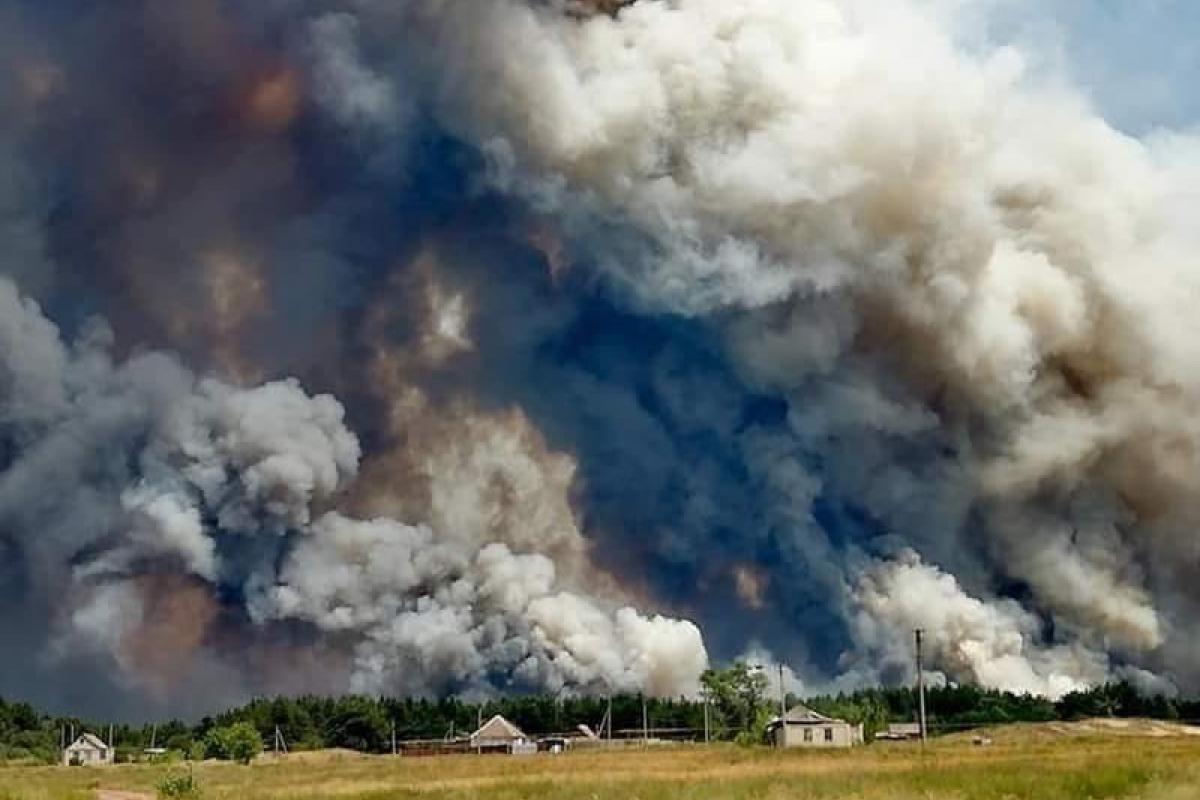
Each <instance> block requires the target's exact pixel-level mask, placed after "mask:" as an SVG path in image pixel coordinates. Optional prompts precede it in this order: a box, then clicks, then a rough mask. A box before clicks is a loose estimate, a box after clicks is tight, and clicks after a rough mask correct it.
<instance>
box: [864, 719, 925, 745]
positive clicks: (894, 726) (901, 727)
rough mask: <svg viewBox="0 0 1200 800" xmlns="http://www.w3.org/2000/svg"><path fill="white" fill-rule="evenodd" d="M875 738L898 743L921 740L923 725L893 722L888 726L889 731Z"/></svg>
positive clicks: (876, 735)
mask: <svg viewBox="0 0 1200 800" xmlns="http://www.w3.org/2000/svg"><path fill="white" fill-rule="evenodd" d="M875 738H876V739H884V740H889V741H897V742H902V741H905V740H908V739H920V738H921V724H920V723H919V722H893V723H891V724H889V725H888V726H887V730H883V731H880V732H879V733H877V734H875Z"/></svg>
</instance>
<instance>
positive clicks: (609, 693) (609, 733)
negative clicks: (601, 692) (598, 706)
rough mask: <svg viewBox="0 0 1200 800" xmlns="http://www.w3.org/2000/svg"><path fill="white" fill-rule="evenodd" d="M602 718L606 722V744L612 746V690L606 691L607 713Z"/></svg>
mask: <svg viewBox="0 0 1200 800" xmlns="http://www.w3.org/2000/svg"><path fill="white" fill-rule="evenodd" d="M604 718H605V719H607V720H608V743H609V745H612V722H613V720H612V689H609V690H608V712H607V713H606V714H605V715H604Z"/></svg>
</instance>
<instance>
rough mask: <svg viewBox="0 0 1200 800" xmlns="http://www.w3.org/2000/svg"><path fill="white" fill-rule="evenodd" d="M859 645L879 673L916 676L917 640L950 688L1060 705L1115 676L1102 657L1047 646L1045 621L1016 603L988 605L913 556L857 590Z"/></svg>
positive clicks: (869, 574) (881, 568) (886, 566)
mask: <svg viewBox="0 0 1200 800" xmlns="http://www.w3.org/2000/svg"><path fill="white" fill-rule="evenodd" d="M854 599H855V602H856V604H857V606H858V609H859V610H858V614H857V617H856V619H855V621H854V635H855V639H856V644H857V645H858V647H860V648H862V650H863V653H862V656H863V658H864V662H865V663H866V664H868V665H871V666H872V667H874V668H887V667H889V666H890V667H898V668H901V669H904V670H905V672H907V673H908V674H911V673H912V669H911V665H912V646H913V645H912V632H913V630H914V629H915V628H922V629H923V630H924V631H925V641H926V642H927V643H928V647H929V650H928V655H929V659H930V660H929V662H928V663H930V664H932V665H935V668H936V669H938V670H941V671H944V673H945V674H946V676H947V677H949V678H950V679H951V680H955V681H959V682H970V683H977V684H982V685H984V686H992V687H995V688H998V689H1003V690H1006V691H1011V692H1032V693H1035V694H1041V695H1045V696H1047V697H1050V698H1054V699H1057V698H1058V697H1060V696H1062V695H1063V694H1066V693H1067V692H1070V691H1074V690H1076V689H1082V688H1086V687H1087V686H1089V685H1092V684H1095V683H1099V682H1102V681H1103V680H1105V679H1106V678H1108V677H1110V676H1111V673H1110V669H1109V664H1108V659H1107V657H1106V656H1105V655H1104V654H1103V653H1102V652H1097V651H1094V650H1089V649H1087V648H1085V647H1084V646H1082V645H1080V644H1078V643H1075V644H1072V645H1063V644H1053V643H1046V642H1043V641H1042V637H1041V635H1040V634H1039V630H1038V627H1039V623H1038V619H1037V618H1036V617H1035V616H1034V615H1032V614H1030V613H1029V612H1027V611H1025V610H1024V609H1022V608H1021V606H1020V605H1019V604H1018V603H1016V602H1015V601H1012V600H992V601H984V600H980V599H979V598H976V597H972V596H970V595H968V594H967V593H966V592H964V591H963V589H962V587H961V586H959V584H958V581H956V580H955V579H954V576H953V575H949V574H947V573H944V572H942V571H940V570H939V569H937V568H936V567H933V566H931V565H929V564H924V563H922V562H921V560H920V558H919V557H918V556H917V554H916V553H914V552H912V551H908V552H906V553H903V554H901V555H900V556H899V557H898V558H897V559H895V560H893V561H887V562H879V563H876V564H874V565H873V566H871V567H870V568H869V569H867V570H866V571H865V572H864V574H863V575H862V577H861V579H860V580H859V583H858V585H857V586H856V587H855V590H854Z"/></svg>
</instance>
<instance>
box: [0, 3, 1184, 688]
mask: <svg viewBox="0 0 1200 800" xmlns="http://www.w3.org/2000/svg"><path fill="white" fill-rule="evenodd" d="M51 5H53V4H51ZM327 5H328V4H325V3H323V2H319V1H318V2H312V3H307V2H306V3H289V4H271V5H268V6H263V7H260V8H256V9H255V10H243V11H235V10H231V9H226V8H220V7H218V6H217V5H216V4H211V3H208V2H205V0H167V2H158V3H153V4H150V3H147V4H145V5H144V6H137V5H136V4H135V5H133V6H129V7H128V8H123V9H122V10H119V11H118V10H108V11H105V12H103V13H101V12H96V13H97V16H96V18H88V19H84V20H80V21H76V20H75V19H74V18H71V19H67V18H65V17H64V15H62V14H61V13H59V14H56V13H54V12H53V11H52V10H46V11H40V12H34V11H29V12H26V13H23V14H17V13H15V12H14V13H13V15H12V16H13V18H12V20H10V22H11V25H8V26H5V27H6V29H7V30H10V31H16V32H17V33H15V34H10V33H5V34H0V36H8V37H13V38H14V41H19V42H20V46H16V45H14V46H13V47H10V48H6V51H7V52H8V53H10V54H11V55H6V56H5V57H6V58H9V59H10V60H11V61H12V62H13V65H12V66H13V69H11V70H7V72H6V77H5V78H3V79H2V80H3V81H4V83H3V85H0V103H3V105H4V106H5V107H6V108H10V109H11V110H12V112H13V113H11V114H9V115H7V117H6V119H5V121H4V122H0V158H2V159H3V160H4V163H5V164H8V163H9V162H11V163H12V164H13V165H14V166H13V169H11V170H8V171H5V172H4V173H3V174H4V175H5V176H6V177H5V178H4V179H3V180H4V181H5V182H4V183H0V236H3V237H4V239H5V243H6V246H7V253H8V256H7V260H8V262H11V263H7V262H6V264H5V266H4V267H3V269H4V270H5V271H6V272H7V273H8V274H11V275H13V276H15V278H16V280H17V281H18V282H19V283H20V286H21V287H22V290H24V291H25V292H29V293H33V294H35V295H36V296H37V297H38V298H39V299H40V300H42V301H43V305H44V307H45V308H46V309H47V310H48V311H47V313H48V314H49V316H50V317H52V318H53V319H55V320H56V321H58V322H59V323H60V324H61V325H63V326H64V327H65V328H67V329H69V330H70V331H72V334H71V335H70V336H69V337H68V338H69V339H70V340H71V341H72V342H73V344H71V345H69V346H67V345H64V344H63V343H62V341H61V339H60V337H59V335H58V333H57V331H56V330H55V329H54V327H53V326H52V325H51V324H50V323H49V322H48V321H47V319H46V316H45V315H43V313H42V312H40V311H39V310H38V309H37V308H36V307H35V306H33V305H31V304H30V302H29V301H26V300H22V299H21V297H20V295H19V294H18V292H17V290H15V289H13V288H12V287H11V286H10V285H8V284H4V286H5V287H6V288H3V292H4V294H3V298H4V304H5V308H4V309H3V313H2V315H0V331H3V332H4V333H3V337H4V338H3V351H2V355H0V358H3V362H2V363H3V365H4V374H3V383H0V389H2V390H3V395H2V398H0V436H3V439H2V440H0V441H2V442H3V450H2V451H0V452H2V453H3V457H4V459H5V462H4V463H5V467H6V469H5V472H4V475H3V477H2V478H0V556H3V562H0V563H3V564H5V566H3V567H0V597H7V598H9V600H10V602H9V603H8V604H7V605H8V607H10V608H13V609H16V610H17V611H16V612H15V613H17V614H20V615H23V616H26V617H28V616H30V615H31V614H33V613H35V612H36V615H37V618H38V619H39V620H40V625H41V627H42V629H44V630H45V631H46V634H45V635H42V634H40V633H35V634H28V633H17V632H16V631H17V629H18V627H17V626H15V625H14V624H13V623H12V622H11V621H9V620H8V619H6V618H0V635H5V636H7V637H8V638H10V639H12V640H13V641H19V642H21V643H22V644H24V645H27V646H25V647H23V648H22V652H26V653H30V654H35V655H28V656H26V658H29V659H32V658H39V659H50V660H51V661H50V662H46V663H62V664H68V663H71V659H80V658H82V659H85V660H86V659H89V658H111V659H115V663H116V664H117V665H118V666H119V673H120V675H121V676H123V677H122V680H123V681H125V683H126V684H127V685H134V686H150V687H151V689H152V690H153V691H157V692H159V693H160V694H161V695H162V696H164V697H166V698H168V700H167V702H168V704H169V703H170V697H171V687H170V686H169V685H159V684H163V681H164V679H163V678H162V677H161V676H163V675H179V674H191V675H193V676H194V683H196V684H200V685H204V686H210V687H213V689H212V691H211V693H210V694H209V698H210V699H220V698H222V697H224V696H226V695H228V696H232V695H237V694H244V693H246V692H251V691H258V690H261V689H262V685H259V684H254V683H250V684H247V683H246V682H245V679H244V678H243V680H241V681H240V682H234V683H233V684H231V683H230V681H229V678H228V676H229V675H231V674H236V675H240V676H245V675H247V674H253V675H260V674H261V675H263V676H265V677H264V678H263V681H264V683H265V685H267V686H270V687H274V688H280V686H281V684H280V683H279V682H280V681H284V680H285V678H284V677H283V676H280V675H279V672H278V671H277V670H275V669H273V668H272V667H271V666H270V665H271V664H274V663H276V661H277V660H278V659H277V656H278V655H279V654H280V653H286V654H287V656H288V658H289V659H290V660H291V663H294V664H297V665H298V666H297V668H296V669H294V670H292V671H291V672H292V673H294V674H293V676H292V678H291V679H292V680H293V684H290V685H292V686H293V687H294V688H316V689H328V688H333V689H343V688H353V689H360V690H365V691H389V690H395V691H424V692H443V691H457V690H477V691H488V690H489V688H488V687H497V686H500V687H510V686H511V687H540V688H558V687H560V686H569V687H573V688H577V689H580V690H583V691H588V690H600V689H602V688H604V687H606V686H615V687H621V688H642V687H645V688H649V689H651V690H653V691H656V692H673V691H686V690H687V689H688V688H690V687H691V686H693V685H694V682H695V679H696V676H697V674H698V672H699V671H700V670H701V669H702V668H703V666H704V665H705V663H706V651H705V645H707V648H708V650H709V651H711V652H712V653H713V655H714V656H716V657H717V658H719V659H720V658H728V657H734V656H736V655H738V654H741V653H744V652H746V651H747V648H750V647H759V648H760V649H762V650H764V651H769V652H770V653H772V654H773V655H774V657H775V658H778V659H781V660H783V661H785V662H786V663H787V664H788V665H789V666H790V667H791V668H792V669H794V671H795V674H796V675H797V676H798V680H799V681H801V682H802V683H803V685H804V686H808V687H821V686H837V687H847V686H850V685H853V684H855V683H864V682H873V681H878V680H883V681H886V682H895V681H902V680H907V679H908V678H909V677H911V667H910V666H909V665H910V659H909V657H908V655H909V650H908V647H909V641H910V637H911V629H912V628H913V627H918V626H920V627H923V628H925V629H926V630H927V632H928V637H929V643H930V650H931V652H930V656H931V659H932V669H934V670H936V671H937V672H940V673H941V674H942V675H943V676H944V677H945V678H946V679H947V680H951V681H975V682H980V683H985V684H988V685H994V686H999V687H1003V688H1007V689H1014V690H1029V691H1036V692H1041V693H1045V694H1049V695H1052V696H1054V695H1058V694H1061V693H1063V692H1065V691H1068V690H1070V689H1073V688H1076V687H1079V686H1082V685H1086V684H1089V683H1093V682H1096V681H1100V680H1105V679H1107V678H1111V677H1114V676H1125V677H1132V678H1135V679H1137V680H1139V681H1143V682H1147V683H1149V684H1150V685H1154V686H1158V687H1162V686H1171V685H1174V686H1178V687H1182V688H1188V689H1195V688H1197V687H1200V655H1198V651H1197V650H1196V648H1195V647H1194V645H1193V644H1192V642H1193V640H1194V639H1195V636H1196V634H1197V630H1196V624H1195V620H1196V619H1197V612H1200V595H1197V594H1196V591H1195V589H1194V587H1195V585H1196V583H1197V579H1200V545H1198V544H1197V542H1198V540H1197V538H1196V536H1195V535H1194V530H1195V528H1196V526H1197V524H1198V523H1200V505H1198V504H1197V500H1196V499H1195V498H1196V497H1200V493H1198V491H1197V490H1198V489H1200V486H1198V485H1197V484H1198V482H1200V478H1198V477H1197V476H1200V469H1198V467H1200V463H1198V461H1200V449H1198V447H1200V428H1198V427H1197V425H1196V423H1195V422H1194V420H1195V419H1196V418H1197V412H1198V411H1200V374H1193V373H1195V364H1196V363H1200V362H1198V361H1197V356H1198V355H1200V353H1197V352H1196V348H1197V344H1196V343H1197V342H1200V335H1198V334H1200V330H1197V327H1198V325H1200V323H1198V322H1197V321H1196V318H1195V315H1194V313H1193V312H1192V308H1191V306H1192V305H1193V304H1194V303H1193V298H1194V297H1195V296H1196V295H1197V293H1198V290H1200V285H1197V283H1198V281H1200V272H1198V271H1197V270H1196V269H1195V268H1194V261H1195V255H1194V254H1195V253H1196V252H1200V250H1198V248H1197V245H1198V244H1200V241H1197V239H1200V234H1197V233H1196V228H1195V226H1194V225H1192V224H1191V223H1190V219H1189V213H1190V212H1189V209H1191V208H1193V207H1194V202H1193V201H1195V200H1196V199H1197V198H1196V196H1195V195H1196V190H1195V188H1194V187H1195V186H1196V185H1197V181H1196V178H1197V167H1196V166H1195V165H1196V164H1197V163H1200V158H1198V156H1200V142H1198V141H1197V140H1196V138H1195V137H1194V136H1190V135H1188V134H1183V133H1165V132H1160V133H1156V134H1154V135H1152V136H1148V137H1145V138H1141V139H1136V138H1132V137H1130V136H1127V135H1125V134H1123V133H1121V132H1119V131H1117V130H1115V129H1114V128H1112V127H1111V126H1109V125H1108V124H1107V123H1106V122H1105V121H1104V120H1103V119H1102V118H1100V117H1099V116H1098V115H1097V113H1096V112H1095V111H1093V110H1092V109H1091V108H1090V107H1089V106H1088V104H1087V103H1086V101H1085V100H1084V99H1082V98H1081V97H1080V96H1079V95H1078V94H1076V93H1074V92H1072V91H1071V90H1070V89H1068V88H1065V86H1064V84H1063V83H1062V82H1061V81H1058V80H1054V79H1041V78H1040V77H1039V75H1037V74H1036V71H1035V70H1033V69H1031V68H1030V67H1029V64H1030V63H1031V62H1030V61H1029V58H1028V55H1027V54H1025V53H1023V52H1021V51H1020V50H1019V49H1018V48H1015V47H998V46H995V45H993V44H988V43H987V35H986V31H981V30H980V29H979V28H977V27H976V25H977V23H978V22H979V18H980V17H986V16H987V11H988V8H989V5H988V4H964V3H943V2H918V0H906V1H905V2H893V3H887V4H879V3H864V2H858V1H857V0H811V2H794V1H793V0H737V1H736V2H731V1H730V0H638V1H637V2H632V3H588V2H558V1H557V0H555V1H553V2H550V1H548V0H478V2H448V1H447V0H400V1H399V2H395V3H386V4H376V3H368V2H363V3H354V4H348V5H347V4H337V8H336V9H330V8H328V7H327ZM130 36H132V37H135V38H137V40H138V42H139V43H140V44H141V45H143V46H131V45H130V42H129V41H127V37H130ZM151 43H153V46H150V44H151ZM134 54H136V55H134ZM98 65H107V66H108V68H100V67H99V66H98ZM85 143H86V146H84V144H85ZM96 311H100V312H102V313H103V315H104V316H105V317H106V318H108V319H109V320H111V321H112V324H113V329H112V331H111V332H110V331H109V330H108V329H107V328H104V327H102V326H97V325H95V324H92V323H87V322H85V321H84V320H85V319H86V318H87V317H88V316H89V315H90V314H91V313H93V312H96ZM147 348H151V349H149V350H148V349H147ZM162 352H177V353H179V354H180V356H179V358H180V359H186V361H187V363H188V364H189V365H190V369H189V368H185V367H183V366H182V365H181V362H180V361H178V360H176V359H175V358H173V357H167V356H164V355H162V354H161V353H162ZM118 353H119V354H121V355H120V356H117V355H114V354H118ZM192 370H195V372H196V373H200V374H205V375H210V374H211V375H213V376H215V377H212V378H205V379H198V378H197V377H196V376H195V373H193V371H192ZM293 375H295V376H298V377H299V378H300V379H301V380H302V382H303V385H304V386H306V387H313V389H314V390H315V391H317V392H324V393H323V394H322V393H318V394H310V393H308V392H306V391H305V390H303V389H301V384H300V383H297V382H296V381H294V380H288V378H289V377H290V376H293ZM335 396H336V397H337V398H338V399H336V400H335V399H334V397H335ZM343 417H346V418H347V419H348V422H347V421H346V420H344V419H343ZM350 429H354V430H357V431H358V432H359V434H360V436H359V437H358V438H356V437H355V436H354V435H353V434H351V433H350ZM626 603H633V604H634V605H636V606H637V607H639V608H644V609H648V610H649V613H650V615H649V616H647V615H642V614H638V613H637V612H635V611H633V610H631V609H625V610H619V609H620V608H621V607H623V606H624V605H625V604H626ZM656 614H665V615H667V616H656ZM679 618H688V619H692V620H695V621H696V623H698V624H699V626H700V627H701V629H702V630H703V632H704V639H705V644H701V641H700V635H699V632H698V631H697V629H696V628H695V627H693V626H692V625H691V624H690V623H686V622H681V621H678V619H679ZM21 630H24V628H22V629H21ZM168 644H169V647H168ZM164 649H169V650H170V652H173V653H177V654H179V655H176V656H173V657H172V658H170V659H164V658H162V657H160V656H154V655H152V654H154V653H158V652H161V651H163V650H164ZM96 654H99V655H96ZM55 659H57V661H54V660H55ZM24 663H28V661H26V662H24ZM20 674H23V673H20V672H19V671H17V670H14V671H12V672H4V668H3V667H0V691H3V690H4V689H5V688H6V687H7V686H17V687H21V688H22V689H26V690H27V689H28V687H29V682H28V681H27V680H25V679H24V678H22V677H19V676H20ZM147 675H149V676H150V677H147ZM156 676H157V677H156ZM156 682H157V683H156ZM168 683H169V682H168ZM231 685H232V687H233V688H228V689H227V688H223V687H228V686H231ZM282 688H287V686H283V687H282ZM135 691H142V690H141V689H137V690H135ZM81 702H86V700H84V701H81Z"/></svg>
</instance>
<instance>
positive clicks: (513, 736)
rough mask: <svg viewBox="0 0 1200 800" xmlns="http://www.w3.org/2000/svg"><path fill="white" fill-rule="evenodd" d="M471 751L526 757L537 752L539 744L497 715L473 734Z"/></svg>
mask: <svg viewBox="0 0 1200 800" xmlns="http://www.w3.org/2000/svg"><path fill="white" fill-rule="evenodd" d="M471 749H473V750H475V751H476V752H479V753H495V752H502V753H512V754H513V755H525V754H527V753H536V752H537V742H534V741H530V739H529V737H528V736H526V735H525V732H524V731H522V730H521V729H520V728H518V727H517V726H516V725H513V724H512V723H511V722H509V721H508V720H506V719H505V718H504V717H502V716H500V715H499V714H497V715H496V716H494V717H492V718H491V719H489V720H488V721H487V722H485V723H483V725H481V726H479V730H477V731H475V732H474V733H472V734H471Z"/></svg>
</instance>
